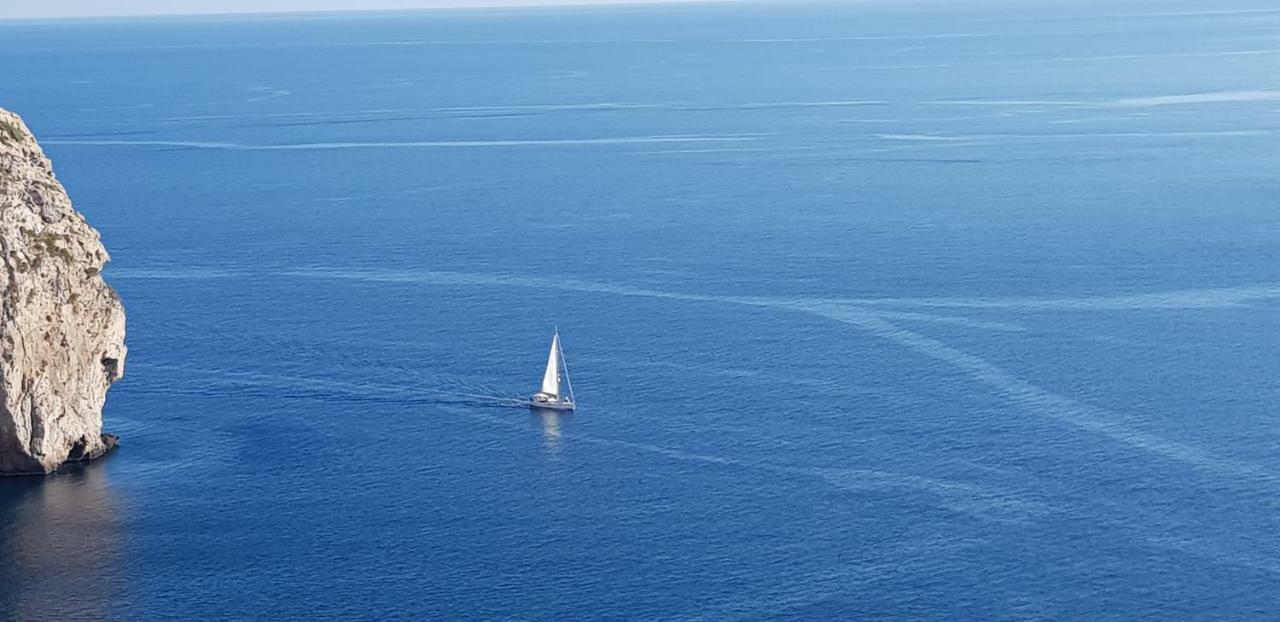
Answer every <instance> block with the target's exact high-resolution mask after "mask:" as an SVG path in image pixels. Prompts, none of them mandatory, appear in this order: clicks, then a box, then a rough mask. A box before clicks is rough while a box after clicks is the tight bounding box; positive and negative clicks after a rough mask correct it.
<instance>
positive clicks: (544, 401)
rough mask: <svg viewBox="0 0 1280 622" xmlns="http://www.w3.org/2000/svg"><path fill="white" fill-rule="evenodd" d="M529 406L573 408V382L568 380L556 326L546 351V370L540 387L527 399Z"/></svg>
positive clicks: (551, 408)
mask: <svg viewBox="0 0 1280 622" xmlns="http://www.w3.org/2000/svg"><path fill="white" fill-rule="evenodd" d="M529 406H530V407H531V408H545V409H549V410H573V407H574V399H573V383H571V382H569V368H568V366H566V365H565V363H564V350H561V349H560V329H558V328H557V329H556V332H555V335H554V336H552V337H551V352H549V353H547V370H546V371H544V372H543V373H542V388H541V390H539V391H538V392H537V393H534V394H533V397H532V398H530V399H529Z"/></svg>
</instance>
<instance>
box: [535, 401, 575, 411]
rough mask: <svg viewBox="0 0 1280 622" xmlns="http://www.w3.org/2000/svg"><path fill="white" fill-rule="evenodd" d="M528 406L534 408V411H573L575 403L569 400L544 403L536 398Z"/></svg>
mask: <svg viewBox="0 0 1280 622" xmlns="http://www.w3.org/2000/svg"><path fill="white" fill-rule="evenodd" d="M528 404H529V408H532V409H534V410H573V409H574V403H573V402H570V401H567V400H565V401H561V400H546V401H543V400H539V399H537V398H534V399H531V400H529V402H528Z"/></svg>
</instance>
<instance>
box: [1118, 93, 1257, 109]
mask: <svg viewBox="0 0 1280 622" xmlns="http://www.w3.org/2000/svg"><path fill="white" fill-rule="evenodd" d="M1271 101H1280V91H1268V90H1257V91H1213V92H1208V93H1188V94H1185V95H1158V96H1155V97H1130V98H1127V99H1117V100H1115V101H1113V102H1111V105H1112V106H1115V107H1117V108H1150V107H1153V106H1176V105H1186V104H1222V103H1235V102H1271Z"/></svg>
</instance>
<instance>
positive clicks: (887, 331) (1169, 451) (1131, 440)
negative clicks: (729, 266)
mask: <svg viewBox="0 0 1280 622" xmlns="http://www.w3.org/2000/svg"><path fill="white" fill-rule="evenodd" d="M806 310H807V311H810V312H812V313H816V314H818V315H821V316H823V317H827V318H830V319H833V320H836V321H839V322H845V323H848V324H852V325H855V326H857V327H859V328H861V329H863V330H865V331H867V332H869V333H871V334H873V335H876V336H878V337H882V338H885V339H888V340H890V341H893V342H895V343H898V344H900V345H903V346H906V347H908V348H910V349H912V350H915V351H916V352H919V353H920V354H923V355H925V356H928V357H930V358H933V359H936V360H939V361H942V362H945V363H948V364H950V365H952V366H954V367H956V368H958V369H960V370H962V371H964V372H966V373H967V374H968V375H969V376H970V377H972V378H973V379H974V380H977V381H978V382H980V383H982V384H984V385H986V386H988V387H990V388H991V389H994V390H995V391H996V392H997V393H999V394H1000V395H1002V396H1003V397H1005V398H1006V399H1008V400H1009V401H1010V402H1013V403H1014V404H1017V405H1018V406H1021V407H1022V408H1023V409H1024V410H1027V411H1029V412H1032V413H1034V414H1037V415H1041V416H1045V417H1049V418H1051V419H1054V420H1057V421H1060V422H1063V423H1066V424H1068V425H1070V426H1072V427H1075V428H1077V429H1080V430H1084V431H1086V432H1092V433H1095V434H1100V435H1102V436H1105V437H1107V438H1110V439H1112V440H1114V441H1118V442H1120V443H1123V444H1126V445H1129V446H1131V447H1134V448H1137V449H1141V450H1143V451H1146V452H1149V453H1153V454H1157V455H1160V456H1163V457H1165V458H1169V459H1172V460H1174V461H1177V462H1181V463H1183V464H1187V465H1189V466H1192V467H1194V468H1197V469H1199V470H1201V471H1206V472H1209V473H1212V474H1216V475H1227V476H1231V477H1235V478H1246V479H1252V480H1257V481H1261V482H1264V483H1267V484H1272V483H1275V481H1276V480H1277V479H1280V478H1277V476H1276V475H1275V474H1273V473H1271V472H1270V471H1267V470H1265V469H1262V468H1259V467H1255V466H1253V465H1249V464H1244V463H1239V462H1235V461H1232V460H1229V459H1226V458H1220V457H1218V456H1216V455H1214V454H1212V453H1209V452H1207V451H1205V450H1203V449H1200V448H1198V447H1194V446H1191V445H1187V444H1185V443H1179V442H1177V441H1171V440H1168V439H1164V438H1161V437H1159V436H1156V435H1154V434H1151V433H1149V432H1144V431H1141V430H1138V429H1136V428H1133V427H1131V426H1128V425H1126V424H1125V423H1123V421H1122V417H1121V416H1120V415H1118V414H1116V413H1113V412H1110V411H1107V410H1104V409H1102V408H1098V407H1095V406H1090V405H1088V404H1084V403H1081V402H1076V401H1074V400H1071V399H1069V398H1066V397H1063V396H1061V395H1057V394H1054V393H1050V392H1048V391H1045V390H1044V389H1041V388H1040V387H1037V386H1036V385H1034V384H1031V383H1030V382H1027V381H1025V380H1022V379H1020V378H1018V377H1016V376H1014V375H1013V374H1010V373H1009V372H1007V371H1005V370H1004V369H1001V368H1000V367H998V366H996V365H995V364H993V363H990V362H988V361H986V360H984V359H981V358H979V357H977V356H974V355H972V354H968V353H965V352H962V351H960V350H957V349H956V348H953V347H951V346H949V345H947V344H945V343H943V342H941V341H938V340H937V339H933V338H930V337H926V336H924V335H921V334H919V333H916V332H912V331H909V330H906V329H903V328H899V327H897V326H895V325H893V324H891V323H889V322H887V321H885V320H883V319H881V318H879V317H877V316H876V315H874V312H870V313H869V312H866V311H862V310H857V309H847V308H841V307H835V306H830V305H814V306H811V307H809V308H808V309H806Z"/></svg>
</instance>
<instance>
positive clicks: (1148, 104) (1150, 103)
mask: <svg viewBox="0 0 1280 622" xmlns="http://www.w3.org/2000/svg"><path fill="white" fill-rule="evenodd" d="M1249 53H1251V54H1262V53H1269V54H1270V53H1273V54H1280V49H1277V50H1255V51H1251V52H1249ZM1103 58H1134V56H1124V57H1090V58H1089V59H1088V60H1097V59H1103ZM1059 60H1066V59H1059ZM1077 60H1086V59H1077ZM1271 101H1280V90H1273V89H1255V90H1242V91H1208V92H1203V93H1178V94H1172V95H1148V96H1141V97H1123V98H1120V99H1112V100H1095V101H1088V100H1063V99H943V100H937V101H927V102H921V103H922V104H925V105H931V106H992V107H1014V108H1033V107H1056V108H1154V107H1158V106H1178V105H1193V104H1222V103H1241V102H1271Z"/></svg>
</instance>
